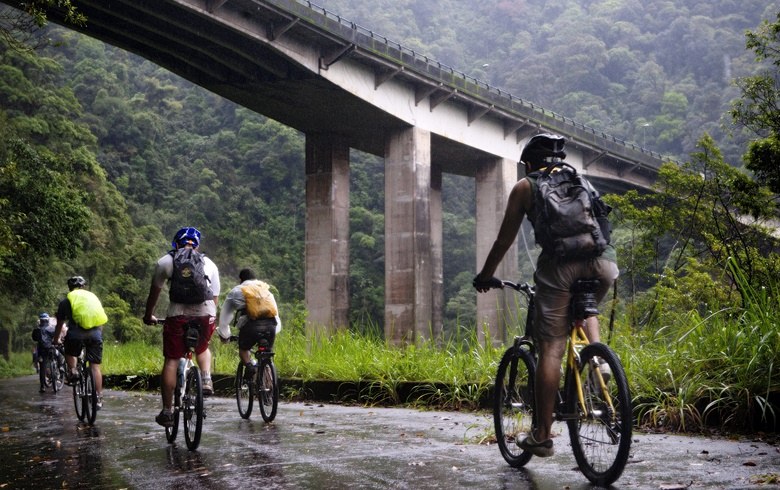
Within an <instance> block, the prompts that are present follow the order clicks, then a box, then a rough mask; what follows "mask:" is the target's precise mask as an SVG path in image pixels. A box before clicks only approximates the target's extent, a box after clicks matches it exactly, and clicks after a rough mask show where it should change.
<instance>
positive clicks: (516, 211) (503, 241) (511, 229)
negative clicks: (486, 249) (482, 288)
mask: <svg viewBox="0 0 780 490" xmlns="http://www.w3.org/2000/svg"><path fill="white" fill-rule="evenodd" d="M531 197H532V195H531V184H530V183H529V182H528V180H527V179H521V180H520V181H518V182H517V183H516V184H515V186H514V187H513V188H512V191H511V192H510V193H509V199H508V201H507V205H506V211H505V212H504V220H503V221H502V222H501V228H499V230H498V236H497V237H496V240H495V241H494V242H493V246H492V247H491V249H490V253H488V256H487V258H486V259H485V264H484V265H483V266H482V271H480V273H479V274H478V275H477V278H478V279H479V280H480V281H487V280H489V279H490V278H491V277H493V274H494V273H495V272H496V269H497V268H498V264H500V263H501V260H502V259H503V258H504V254H506V251H507V250H509V247H511V246H512V244H513V243H514V241H515V238H516V237H517V233H518V232H519V231H520V225H521V224H522V223H523V218H524V217H525V214H526V212H527V211H528V209H529V208H530V205H531Z"/></svg>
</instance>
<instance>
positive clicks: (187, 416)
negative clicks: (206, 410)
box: [181, 366, 203, 451]
mask: <svg viewBox="0 0 780 490" xmlns="http://www.w3.org/2000/svg"><path fill="white" fill-rule="evenodd" d="M181 406H182V411H183V412H184V413H183V415H184V421H183V422H184V440H185V441H186V442H187V449H189V450H190V451H194V450H196V449H197V448H198V445H199V444H200V433H201V430H202V428H203V386H202V384H201V379H200V370H199V369H198V368H197V367H195V366H193V367H191V368H190V370H189V372H188V373H187V379H186V381H185V385H184V398H183V399H182V401H181Z"/></svg>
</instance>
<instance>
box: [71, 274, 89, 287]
mask: <svg viewBox="0 0 780 490" xmlns="http://www.w3.org/2000/svg"><path fill="white" fill-rule="evenodd" d="M86 285H87V281H85V280H84V278H83V277H81V276H73V277H71V278H70V279H68V289H75V288H83V287H84V286H86Z"/></svg>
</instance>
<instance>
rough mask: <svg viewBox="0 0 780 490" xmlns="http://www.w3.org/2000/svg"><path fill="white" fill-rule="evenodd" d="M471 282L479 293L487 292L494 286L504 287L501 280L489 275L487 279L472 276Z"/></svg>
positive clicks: (494, 287)
mask: <svg viewBox="0 0 780 490" xmlns="http://www.w3.org/2000/svg"><path fill="white" fill-rule="evenodd" d="M471 284H472V285H473V286H474V289H476V290H477V291H479V292H480V293H484V292H487V291H489V290H491V289H496V288H499V289H500V288H502V287H504V284H503V283H502V282H501V279H498V278H497V277H491V278H489V279H481V278H480V277H479V276H476V277H474V280H473V281H472V282H471Z"/></svg>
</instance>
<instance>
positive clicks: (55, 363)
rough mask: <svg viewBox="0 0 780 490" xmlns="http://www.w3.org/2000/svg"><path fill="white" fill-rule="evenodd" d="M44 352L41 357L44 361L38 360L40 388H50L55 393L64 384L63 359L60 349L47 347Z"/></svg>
mask: <svg viewBox="0 0 780 490" xmlns="http://www.w3.org/2000/svg"><path fill="white" fill-rule="evenodd" d="M44 352H45V354H43V356H42V357H43V358H44V359H45V360H42V359H41V358H39V360H38V364H39V368H38V375H39V376H40V380H41V387H44V386H50V387H51V388H52V391H54V393H57V392H58V391H60V390H62V388H63V385H64V384H65V358H64V357H63V355H62V347H61V346H59V347H53V346H52V347H48V348H46V349H45V350H44ZM41 392H43V388H42V389H41Z"/></svg>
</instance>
